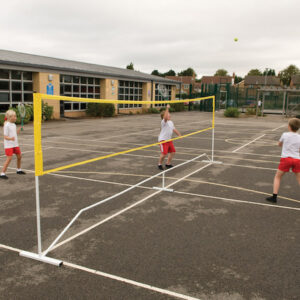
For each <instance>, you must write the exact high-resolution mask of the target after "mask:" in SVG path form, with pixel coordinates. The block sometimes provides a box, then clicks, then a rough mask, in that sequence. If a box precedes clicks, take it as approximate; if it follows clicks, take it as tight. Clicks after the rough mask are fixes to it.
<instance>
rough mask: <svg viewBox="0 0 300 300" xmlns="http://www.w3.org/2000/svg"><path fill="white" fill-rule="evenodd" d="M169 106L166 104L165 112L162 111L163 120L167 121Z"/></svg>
mask: <svg viewBox="0 0 300 300" xmlns="http://www.w3.org/2000/svg"><path fill="white" fill-rule="evenodd" d="M169 108H170V105H169V104H168V105H167V108H166V110H165V113H164V121H165V122H167V121H168V115H169Z"/></svg>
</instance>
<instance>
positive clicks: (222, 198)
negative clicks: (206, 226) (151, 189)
mask: <svg viewBox="0 0 300 300" xmlns="http://www.w3.org/2000/svg"><path fill="white" fill-rule="evenodd" d="M173 193H176V194H182V195H189V196H197V197H205V198H211V199H220V200H224V201H230V202H238V203H246V204H251V205H259V206H268V207H272V208H281V209H288V210H300V208H298V207H291V206H279V205H274V204H268V203H260V202H252V201H245V200H238V199H231V198H224V197H217V196H209V195H203V194H194V193H188V192H179V191H174V192H173Z"/></svg>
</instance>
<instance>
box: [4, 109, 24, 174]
mask: <svg viewBox="0 0 300 300" xmlns="http://www.w3.org/2000/svg"><path fill="white" fill-rule="evenodd" d="M5 116H6V117H7V121H6V122H5V123H4V128H3V132H4V150H5V154H6V156H7V158H6V162H5V163H4V166H3V169H2V172H1V175H0V179H8V177H7V176H6V174H5V172H6V170H7V168H8V166H9V164H10V162H11V160H12V156H13V154H16V156H17V174H20V175H23V174H25V172H23V171H22V170H21V158H22V155H21V150H20V147H19V143H18V135H17V133H20V130H21V128H19V129H18V130H17V127H16V124H15V122H16V120H17V116H16V113H15V112H14V111H13V110H8V111H7V112H6V114H5Z"/></svg>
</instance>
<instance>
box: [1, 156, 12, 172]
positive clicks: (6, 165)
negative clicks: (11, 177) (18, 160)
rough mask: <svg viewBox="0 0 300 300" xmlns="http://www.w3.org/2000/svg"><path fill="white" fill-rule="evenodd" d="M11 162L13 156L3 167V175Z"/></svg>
mask: <svg viewBox="0 0 300 300" xmlns="http://www.w3.org/2000/svg"><path fill="white" fill-rule="evenodd" d="M11 160H12V156H7V158H6V161H5V163H4V165H3V168H2V173H5V172H6V170H7V168H8V166H9V164H10V162H11Z"/></svg>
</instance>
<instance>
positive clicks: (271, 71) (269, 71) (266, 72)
mask: <svg viewBox="0 0 300 300" xmlns="http://www.w3.org/2000/svg"><path fill="white" fill-rule="evenodd" d="M263 75H264V76H275V75H276V74H275V70H274V69H265V70H264V72H263Z"/></svg>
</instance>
